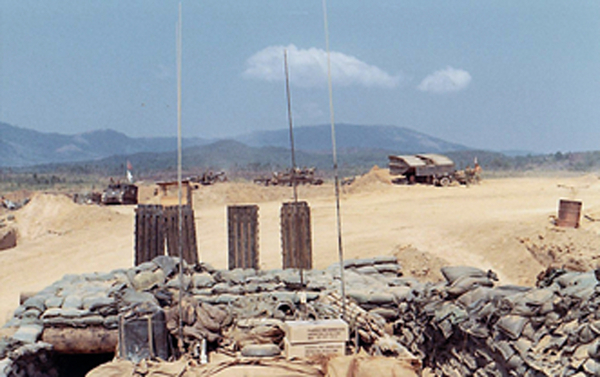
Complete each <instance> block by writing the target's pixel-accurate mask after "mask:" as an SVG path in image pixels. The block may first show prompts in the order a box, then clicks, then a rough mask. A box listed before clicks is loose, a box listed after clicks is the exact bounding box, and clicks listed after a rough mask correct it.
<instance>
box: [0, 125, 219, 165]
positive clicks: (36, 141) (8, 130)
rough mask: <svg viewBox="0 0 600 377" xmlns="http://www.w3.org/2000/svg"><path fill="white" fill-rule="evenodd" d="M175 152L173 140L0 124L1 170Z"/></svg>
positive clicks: (193, 141) (195, 142)
mask: <svg viewBox="0 0 600 377" xmlns="http://www.w3.org/2000/svg"><path fill="white" fill-rule="evenodd" d="M208 142H209V141H207V140H204V139H200V138H192V139H186V140H185V141H184V142H183V145H184V146H193V145H204V144H206V143H208ZM176 149H177V138H175V137H153V138H131V137H129V136H127V135H125V134H123V133H120V132H117V131H113V130H97V131H90V132H85V133H81V134H76V135H63V134H58V133H45V132H38V131H34V130H29V129H26V128H20V127H15V126H11V125H9V124H7V123H2V122H0V166H4V167H20V166H31V165H37V164H46V163H62V162H74V161H88V160H98V159H102V158H106V157H109V156H114V155H129V154H134V153H140V152H167V151H172V150H176Z"/></svg>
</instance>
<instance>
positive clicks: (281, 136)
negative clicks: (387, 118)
mask: <svg viewBox="0 0 600 377" xmlns="http://www.w3.org/2000/svg"><path fill="white" fill-rule="evenodd" d="M335 128H336V144H337V147H338V148H339V149H385V150H391V151H398V153H410V154H414V153H444V152H450V151H464V150H468V149H472V148H469V147H466V146H464V145H460V144H455V143H450V142H448V141H445V140H442V139H439V138H436V137H433V136H429V135H426V134H424V133H421V132H417V131H414V130H411V129H410V128H405V127H395V126H377V125H373V126H360V125H351V124H337V125H336V127H335ZM234 140H236V141H239V142H241V143H244V144H246V145H249V146H252V147H264V146H272V147H282V148H288V149H289V147H290V135H289V130H276V131H255V132H251V133H248V134H245V135H241V136H238V137H235V138H234ZM294 145H295V146H296V148H297V149H299V150H304V151H310V152H329V151H331V127H330V126H329V125H321V126H308V127H307V126H305V127H297V128H295V129H294Z"/></svg>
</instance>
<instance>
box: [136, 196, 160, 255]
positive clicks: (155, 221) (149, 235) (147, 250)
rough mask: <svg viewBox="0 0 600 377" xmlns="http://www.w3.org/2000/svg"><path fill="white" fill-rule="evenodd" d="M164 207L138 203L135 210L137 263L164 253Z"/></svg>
mask: <svg viewBox="0 0 600 377" xmlns="http://www.w3.org/2000/svg"><path fill="white" fill-rule="evenodd" d="M162 216H163V214H162V207H161V206H156V205H138V207H137V208H136V210H135V258H134V263H135V265H136V266H137V265H139V264H141V263H144V262H147V261H150V260H152V259H154V258H156V257H157V256H159V255H163V254H164V237H165V234H164V227H163V226H162V223H161V219H162Z"/></svg>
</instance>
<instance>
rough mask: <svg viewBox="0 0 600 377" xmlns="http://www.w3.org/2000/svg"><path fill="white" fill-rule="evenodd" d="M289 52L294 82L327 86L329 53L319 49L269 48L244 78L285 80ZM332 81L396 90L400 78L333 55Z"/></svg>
mask: <svg viewBox="0 0 600 377" xmlns="http://www.w3.org/2000/svg"><path fill="white" fill-rule="evenodd" d="M284 49H287V51H288V65H289V67H290V80H291V82H292V83H293V85H297V86H302V87H307V88H308V87H324V86H326V85H327V53H326V52H325V51H324V50H321V49H318V48H309V49H306V50H303V49H299V48H297V47H296V46H295V45H293V44H292V45H289V46H287V47H284V46H269V47H267V48H265V49H263V50H261V51H259V52H257V53H256V54H254V55H252V56H251V57H250V58H248V60H247V61H246V66H247V68H246V70H245V71H244V73H243V76H244V77H247V78H253V79H259V80H265V81H269V82H274V81H283V80H284V79H285V73H284V67H283V50H284ZM331 80H332V82H333V84H334V85H339V86H351V85H361V86H365V87H381V88H393V87H395V86H397V85H398V84H399V82H400V76H392V75H390V74H388V73H386V72H385V71H383V70H381V69H380V68H378V67H375V66H373V65H369V64H367V63H365V62H363V61H360V60H358V59H357V58H355V57H353V56H349V55H345V54H342V53H341V52H333V51H332V52H331Z"/></svg>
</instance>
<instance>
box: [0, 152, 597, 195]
mask: <svg viewBox="0 0 600 377" xmlns="http://www.w3.org/2000/svg"><path fill="white" fill-rule="evenodd" d="M390 154H402V152H398V151H389V150H382V149H378V150H375V149H345V150H340V151H339V153H338V160H339V168H340V175H341V176H342V177H345V176H354V175H360V174H363V173H366V172H367V171H369V170H370V169H371V168H372V167H373V166H375V165H377V166H379V167H382V168H385V167H387V163H388V159H387V157H388V155H390ZM446 155H447V156H448V157H450V158H451V159H452V160H453V161H454V162H455V163H456V167H457V169H464V168H466V167H468V166H470V167H473V165H474V161H475V159H477V162H478V163H479V164H480V165H481V166H482V167H483V169H484V172H485V173H486V174H490V175H493V176H519V175H523V174H525V173H527V174H531V173H540V172H548V171H551V172H563V173H568V172H575V173H581V172H593V171H598V170H600V151H596V152H577V153H575V152H573V153H571V152H568V153H562V152H556V153H553V154H546V155H527V156H517V157H509V156H506V155H503V154H501V153H496V152H487V151H476V150H468V151H459V152H448V153H446ZM127 161H131V163H132V165H133V174H134V176H135V177H136V179H137V180H147V181H158V180H169V179H175V178H176V175H177V156H176V153H175V152H160V153H138V154H133V155H128V156H124V155H123V156H113V157H109V158H105V159H102V160H96V161H86V162H72V163H63V164H48V165H37V166H33V167H24V168H4V169H0V191H2V192H7V191H14V190H19V189H30V190H76V189H79V190H93V189H95V190H99V189H101V188H102V187H104V186H105V185H106V183H107V182H108V180H109V178H110V177H112V178H114V179H115V180H125V179H126V178H125V177H126V171H127V170H126V169H127V168H126V164H127ZM296 161H297V163H298V165H299V166H300V167H302V166H314V167H316V168H317V175H318V176H319V177H321V178H324V179H330V178H331V175H332V170H333V169H332V158H331V154H330V153H318V152H304V151H298V152H297V155H296ZM289 165H290V153H289V150H287V149H285V148H278V147H262V148H254V147H249V146H246V145H244V144H242V143H239V142H235V141H220V142H217V143H214V144H210V145H206V146H197V147H190V148H187V149H184V152H183V167H184V173H183V174H184V177H188V176H193V175H199V174H202V173H203V172H205V171H208V170H212V171H220V170H224V171H226V173H227V176H228V177H229V179H230V180H239V179H247V180H251V179H253V178H256V177H258V176H264V175H267V176H268V175H270V174H271V173H272V172H274V171H282V170H285V169H287V168H288V167H289Z"/></svg>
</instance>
